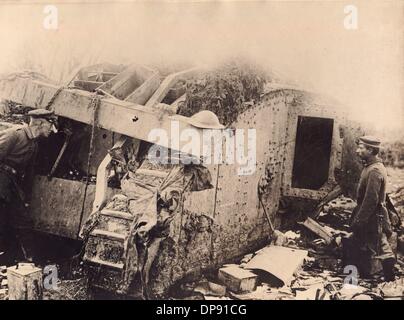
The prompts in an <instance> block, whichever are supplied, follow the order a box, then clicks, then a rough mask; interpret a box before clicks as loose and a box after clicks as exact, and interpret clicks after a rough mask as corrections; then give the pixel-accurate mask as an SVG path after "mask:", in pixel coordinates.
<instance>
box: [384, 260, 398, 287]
mask: <svg viewBox="0 0 404 320" xmlns="http://www.w3.org/2000/svg"><path fill="white" fill-rule="evenodd" d="M395 263H396V259H394V258H387V259H384V260H383V261H382V266H383V274H384V281H386V282H390V281H394V280H395V279H396V275H395V271H394V265H395Z"/></svg>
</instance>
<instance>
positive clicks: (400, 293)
mask: <svg viewBox="0 0 404 320" xmlns="http://www.w3.org/2000/svg"><path fill="white" fill-rule="evenodd" d="M378 288H379V289H380V291H381V293H382V295H383V297H386V298H402V299H404V278H400V279H398V280H396V281H392V282H384V283H381V284H379V285H378Z"/></svg>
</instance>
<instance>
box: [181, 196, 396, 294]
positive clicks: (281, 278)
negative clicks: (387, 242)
mask: <svg viewBox="0 0 404 320" xmlns="http://www.w3.org/2000/svg"><path fill="white" fill-rule="evenodd" d="M355 205H356V203H355V201H353V200H352V199H350V198H347V197H344V196H339V197H338V198H336V199H334V200H332V201H330V202H329V203H327V204H326V205H324V207H323V208H322V210H320V212H319V215H318V217H317V218H316V219H312V218H307V220H306V221H304V222H303V223H300V226H299V228H298V229H296V230H287V231H286V232H281V231H279V230H275V231H274V232H273V234H272V236H271V243H270V244H269V245H267V246H266V247H264V248H262V249H260V250H258V251H256V252H254V253H248V254H246V255H245V256H244V257H243V258H242V259H240V261H239V263H238V264H225V265H223V266H222V267H221V268H220V269H219V270H218V272H217V274H215V275H213V276H212V275H211V276H210V277H209V279H203V280H202V281H200V282H194V283H188V284H186V285H184V286H183V287H182V289H183V290H185V288H186V292H187V293H188V296H192V298H193V299H205V300H212V299H235V300H382V299H402V298H403V297H404V278H403V275H404V269H403V266H404V263H402V262H400V259H401V258H402V256H401V255H399V256H398V261H399V264H397V265H396V269H397V270H398V273H397V274H398V276H399V279H398V280H396V281H395V282H389V283H386V282H383V279H382V276H381V274H375V275H374V277H373V278H372V279H361V278H359V277H356V276H355V274H354V273H352V270H351V269H349V270H348V269H347V268H346V267H344V265H343V263H342V259H341V256H342V245H341V238H342V237H345V236H348V235H349V232H348V225H349V217H350V215H351V213H352V210H353V209H354V208H355ZM400 263H401V267H400ZM184 292H185V291H184Z"/></svg>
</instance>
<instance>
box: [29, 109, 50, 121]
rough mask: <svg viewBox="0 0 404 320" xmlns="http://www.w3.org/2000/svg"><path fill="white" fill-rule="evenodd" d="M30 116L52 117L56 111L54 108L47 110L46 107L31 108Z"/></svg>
mask: <svg viewBox="0 0 404 320" xmlns="http://www.w3.org/2000/svg"><path fill="white" fill-rule="evenodd" d="M27 115H29V116H30V117H33V118H45V119H46V118H51V117H52V116H53V115H54V112H53V111H52V110H46V109H35V110H31V111H29V112H28V113H27Z"/></svg>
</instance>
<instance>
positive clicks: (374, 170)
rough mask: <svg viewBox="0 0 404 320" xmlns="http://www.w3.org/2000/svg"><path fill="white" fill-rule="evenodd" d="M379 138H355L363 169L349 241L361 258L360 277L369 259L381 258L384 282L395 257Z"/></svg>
mask: <svg viewBox="0 0 404 320" xmlns="http://www.w3.org/2000/svg"><path fill="white" fill-rule="evenodd" d="M380 144H381V143H380V139H378V138H377V137H373V136H363V137H361V138H359V141H358V148H357V150H356V153H357V155H358V156H359V158H360V159H361V160H362V163H363V165H364V168H363V170H362V173H361V177H360V180H359V185H358V189H357V207H356V208H355V209H354V212H353V215H352V217H351V228H352V231H353V241H354V243H355V247H356V248H357V249H358V254H359V257H358V259H359V260H361V263H360V266H359V271H360V273H361V276H369V275H370V266H371V259H372V258H378V259H380V260H381V261H382V266H383V273H384V278H385V281H394V279H395V275H394V264H395V256H394V254H393V251H392V249H391V247H390V244H389V242H388V240H387V237H390V235H391V225H390V221H389V218H388V212H387V209H386V205H385V199H386V184H387V172H386V168H385V167H384V165H383V163H382V161H381V160H380V158H379V157H378V153H379V151H380Z"/></svg>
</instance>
